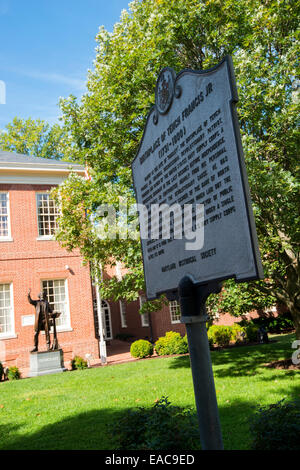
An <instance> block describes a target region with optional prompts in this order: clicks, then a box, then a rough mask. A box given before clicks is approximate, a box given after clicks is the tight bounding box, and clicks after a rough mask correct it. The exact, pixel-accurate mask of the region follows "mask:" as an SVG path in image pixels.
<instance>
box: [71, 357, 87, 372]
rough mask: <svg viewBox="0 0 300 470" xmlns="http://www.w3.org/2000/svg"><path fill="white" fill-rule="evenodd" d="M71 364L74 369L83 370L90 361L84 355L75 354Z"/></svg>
mask: <svg viewBox="0 0 300 470" xmlns="http://www.w3.org/2000/svg"><path fill="white" fill-rule="evenodd" d="M71 366H72V370H76V369H79V370H83V369H86V368H87V366H88V363H87V361H85V360H84V359H83V358H82V357H80V356H75V357H73V359H72V361H71Z"/></svg>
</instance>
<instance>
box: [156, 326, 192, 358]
mask: <svg viewBox="0 0 300 470" xmlns="http://www.w3.org/2000/svg"><path fill="white" fill-rule="evenodd" d="M155 351H156V353H157V354H158V355H159V356H164V355H166V354H185V353H187V352H188V343H187V336H186V335H185V336H184V337H182V336H181V335H180V333H176V332H175V331H167V333H166V335H165V336H161V337H160V338H158V340H157V341H156V343H155Z"/></svg>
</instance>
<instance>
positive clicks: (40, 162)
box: [0, 150, 85, 184]
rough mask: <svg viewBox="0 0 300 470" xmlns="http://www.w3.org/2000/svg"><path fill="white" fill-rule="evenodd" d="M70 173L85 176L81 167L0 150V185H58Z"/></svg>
mask: <svg viewBox="0 0 300 470" xmlns="http://www.w3.org/2000/svg"><path fill="white" fill-rule="evenodd" d="M71 171H75V172H76V173H77V174H78V175H80V176H84V175H85V168H84V166H83V165H79V164H78V163H73V162H64V161H62V160H54V159H53V160H52V159H51V158H40V157H32V156H30V155H24V154H22V153H16V152H7V151H5V150H0V183H3V184H6V183H20V184H21V183H33V184H43V183H44V184H59V183H61V182H62V181H63V180H64V179H65V178H67V176H68V175H69V174H70V172H71Z"/></svg>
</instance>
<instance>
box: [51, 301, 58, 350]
mask: <svg viewBox="0 0 300 470" xmlns="http://www.w3.org/2000/svg"><path fill="white" fill-rule="evenodd" d="M59 316H60V312H57V311H56V310H54V311H53V312H52V313H50V326H53V342H52V347H51V349H52V350H53V351H55V350H56V349H59V344H58V340H57V332H56V319H57V318H58V317H59Z"/></svg>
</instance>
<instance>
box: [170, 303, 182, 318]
mask: <svg viewBox="0 0 300 470" xmlns="http://www.w3.org/2000/svg"><path fill="white" fill-rule="evenodd" d="M169 309H170V315H171V323H180V316H181V312H180V305H179V303H178V302H177V300H173V301H172V302H169Z"/></svg>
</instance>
